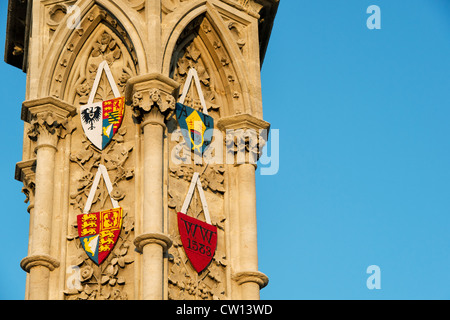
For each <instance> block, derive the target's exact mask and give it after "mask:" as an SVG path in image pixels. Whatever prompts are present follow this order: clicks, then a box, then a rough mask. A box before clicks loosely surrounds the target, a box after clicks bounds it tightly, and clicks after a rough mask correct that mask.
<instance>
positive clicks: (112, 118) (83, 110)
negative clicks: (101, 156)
mask: <svg viewBox="0 0 450 320" xmlns="http://www.w3.org/2000/svg"><path fill="white" fill-rule="evenodd" d="M103 71H105V73H106V76H107V79H108V82H109V84H110V86H111V88H112V91H113V93H114V97H115V98H114V99H110V100H106V101H101V102H95V103H94V102H93V101H94V98H95V94H96V92H97V89H98V85H99V82H100V78H101V75H102V73H103ZM124 109H125V97H121V96H120V93H119V90H118V89H117V86H116V84H115V81H114V78H113V76H112V74H111V71H110V69H109V67H108V63H107V62H106V61H103V62H102V63H100V65H99V67H98V70H97V75H96V76H95V80H94V84H93V86H92V90H91V93H90V95H89V100H88V103H87V104H86V105H83V106H80V117H81V125H82V127H83V131H84V133H85V134H86V137H87V138H88V139H89V141H91V142H92V144H93V145H94V146H96V147H97V148H98V149H100V150H103V149H104V148H105V147H106V146H107V145H108V143H110V142H111V140H112V138H113V136H114V135H115V134H116V133H117V131H118V130H119V128H120V125H121V124H122V119H123V114H124Z"/></svg>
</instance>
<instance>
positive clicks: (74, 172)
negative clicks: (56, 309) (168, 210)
mask: <svg viewBox="0 0 450 320" xmlns="http://www.w3.org/2000/svg"><path fill="white" fill-rule="evenodd" d="M80 26H81V28H82V29H81V30H78V31H79V32H80V33H81V35H79V34H78V33H77V32H76V31H75V32H74V33H73V34H72V36H71V38H70V39H69V40H68V42H67V43H68V44H67V46H66V50H64V52H63V53H62V55H61V57H60V63H59V64H58V67H57V71H58V70H59V71H60V72H61V79H62V82H61V84H60V85H59V86H58V85H54V86H52V90H53V91H52V92H53V93H55V94H57V93H58V92H59V93H60V94H61V95H63V96H64V97H65V99H66V100H67V101H72V102H73V105H74V106H76V107H77V108H79V106H80V105H84V104H86V103H87V101H88V98H89V95H90V94H91V91H92V89H93V88H92V87H93V84H94V79H95V76H96V74H97V70H98V67H99V64H100V63H101V62H102V61H107V63H108V66H109V68H110V70H111V73H112V76H113V78H114V81H115V83H116V85H117V87H118V89H119V91H120V93H121V94H122V95H124V90H125V84H126V82H127V80H128V79H129V78H130V77H133V76H136V75H137V73H138V66H137V60H136V58H135V52H134V49H133V47H132V44H131V42H130V40H129V39H128V37H127V35H126V32H125V30H124V29H123V27H122V26H121V24H120V23H119V22H118V21H117V20H116V19H115V18H114V17H113V16H112V15H110V14H109V13H108V12H107V11H105V10H103V9H102V8H101V7H99V6H97V5H94V6H93V7H92V9H91V10H90V11H89V12H88V13H87V14H86V15H85V16H84V17H83V18H82V20H81V22H80ZM87 31H89V35H87V34H85V32H87ZM57 73H58V72H57ZM55 84H56V82H55ZM58 90H61V91H58ZM112 98H114V94H113V91H112V88H111V85H110V84H109V82H108V79H107V77H106V75H105V74H104V73H103V75H102V77H101V79H100V82H99V85H98V89H97V90H96V92H95V98H94V102H98V101H105V100H108V99H112ZM131 111H132V110H131V109H130V108H129V107H128V106H125V110H124V115H123V120H122V124H121V127H120V128H119V130H118V131H117V133H116V134H115V135H114V136H113V138H112V141H111V142H110V143H109V144H108V146H107V147H106V148H105V149H103V150H102V151H100V150H98V149H97V148H95V147H94V146H93V145H92V143H91V142H90V141H89V140H88V139H87V137H86V135H85V133H84V131H83V129H82V126H81V120H80V115H79V114H78V115H77V116H76V117H74V119H73V120H72V123H74V125H75V126H77V128H78V130H76V131H75V133H74V134H72V139H71V153H70V155H69V161H70V191H69V201H70V207H69V218H68V219H69V221H68V229H67V243H66V244H67V258H66V261H67V262H68V267H70V266H71V267H72V269H73V270H75V271H76V274H77V276H76V280H74V281H70V279H71V278H70V274H68V275H67V279H66V287H65V291H64V293H65V298H66V299H93V300H101V299H108V300H120V299H133V297H134V293H135V290H134V279H135V275H134V269H135V268H134V266H133V262H134V259H135V251H134V245H133V240H134V237H135V231H134V223H135V179H134V176H135V156H136V155H134V148H135V130H136V125H135V123H134V122H133V118H132V112H131ZM100 164H101V165H104V166H105V167H106V169H107V171H108V175H109V178H110V180H111V183H112V186H113V190H112V192H111V197H112V198H113V199H114V200H116V201H118V203H119V205H120V207H122V209H123V222H122V229H121V232H120V235H119V238H118V240H117V243H116V244H115V247H114V249H113V250H112V252H111V253H110V254H109V256H108V257H107V258H106V260H105V261H104V262H103V263H102V264H101V265H100V266H97V265H96V264H95V263H94V262H93V261H92V260H91V259H89V257H88V255H87V254H86V252H85V251H84V250H83V247H82V246H81V243H80V239H79V237H78V230H77V215H79V214H81V213H83V210H84V207H85V204H86V201H87V198H88V195H89V193H90V191H91V188H92V185H93V182H94V177H95V175H96V173H97V170H98V167H99V165H100ZM109 199H110V194H109V193H108V190H107V188H106V185H105V183H104V181H103V179H100V183H99V184H98V187H97V189H96V190H95V195H94V199H93V201H92V207H91V209H90V210H89V212H99V211H103V210H108V209H111V208H112V204H111V201H110V200H109ZM75 271H74V272H75Z"/></svg>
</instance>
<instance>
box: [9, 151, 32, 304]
mask: <svg viewBox="0 0 450 320" xmlns="http://www.w3.org/2000/svg"><path fill="white" fill-rule="evenodd" d="M35 172H36V159H31V160H25V161H21V162H18V163H17V164H16V172H15V175H14V177H15V179H16V180H17V181H20V182H22V183H23V188H22V192H23V193H24V194H25V196H26V199H25V203H29V205H28V208H27V211H28V213H29V215H30V221H29V233H28V254H30V249H31V239H32V236H33V234H32V232H33V217H34V210H33V209H34V192H35V189H36V188H35V187H36V183H35ZM28 288H29V274H27V279H26V285H25V292H26V296H25V299H27V298H28V292H29V289H28Z"/></svg>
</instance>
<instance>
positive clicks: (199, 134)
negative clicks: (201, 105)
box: [176, 103, 214, 154]
mask: <svg viewBox="0 0 450 320" xmlns="http://www.w3.org/2000/svg"><path fill="white" fill-rule="evenodd" d="M176 116H177V120H178V124H179V125H180V128H181V129H182V134H183V138H184V140H185V141H186V143H187V144H188V145H189V144H190V146H191V149H192V150H194V152H195V150H197V152H198V153H199V154H203V152H204V151H205V149H206V148H207V147H208V146H209V145H210V144H211V140H212V136H213V130H209V129H213V128H214V119H213V118H212V117H211V116H209V115H207V114H204V113H202V112H199V111H197V110H195V109H192V108H190V107H188V106H185V105H184V104H181V103H177V104H176Z"/></svg>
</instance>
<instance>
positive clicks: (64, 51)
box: [38, 0, 147, 103]
mask: <svg viewBox="0 0 450 320" xmlns="http://www.w3.org/2000/svg"><path fill="white" fill-rule="evenodd" d="M121 1H122V0H118V1H117V2H115V3H113V2H111V1H105V0H97V1H95V2H94V3H93V2H90V1H88V0H82V1H80V2H79V3H78V7H79V8H80V17H79V21H80V23H79V25H78V27H77V28H72V29H71V28H68V27H67V24H68V21H67V19H68V18H70V16H68V17H65V19H64V20H63V21H62V23H61V24H60V26H59V27H58V29H57V30H56V31H55V33H54V35H53V37H52V40H51V42H50V44H49V46H48V48H49V49H48V51H47V52H46V54H45V58H44V61H45V63H43V72H42V74H41V81H40V83H39V90H38V91H39V92H40V94H41V95H47V96H54V97H57V98H60V99H63V100H66V101H68V102H70V103H73V102H74V93H73V90H72V92H69V91H70V90H69V91H68V88H69V87H70V86H73V85H74V83H73V82H70V81H68V79H69V78H70V77H73V75H71V73H73V70H72V68H73V66H74V65H76V63H75V61H77V59H78V56H79V55H80V52H82V51H83V50H86V47H87V46H89V45H93V41H94V42H95V40H94V38H96V37H97V38H98V37H99V35H98V33H99V30H101V29H103V31H105V32H107V33H109V34H110V36H111V38H113V39H114V40H115V41H116V44H117V45H118V46H119V47H120V50H121V51H122V53H124V54H127V55H129V57H130V59H131V60H132V64H133V65H132V66H131V68H130V69H134V70H135V72H134V73H136V74H138V73H139V72H145V71H146V68H147V61H146V57H145V50H144V44H143V41H142V39H141V36H140V33H139V26H138V25H137V24H136V21H139V19H138V18H137V17H134V16H133V12H127V14H125V12H124V11H123V10H122V9H121V8H120V5H121V4H120V2H121ZM50 63H51V65H50ZM133 75H135V74H131V75H130V76H133ZM118 76H119V77H120V75H118Z"/></svg>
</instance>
